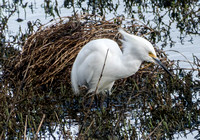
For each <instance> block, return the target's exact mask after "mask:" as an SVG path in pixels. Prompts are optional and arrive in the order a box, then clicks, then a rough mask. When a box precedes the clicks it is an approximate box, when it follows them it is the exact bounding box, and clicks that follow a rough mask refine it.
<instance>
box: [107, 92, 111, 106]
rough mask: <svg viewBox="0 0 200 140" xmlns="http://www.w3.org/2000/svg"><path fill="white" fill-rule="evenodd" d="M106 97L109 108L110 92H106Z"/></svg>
mask: <svg viewBox="0 0 200 140" xmlns="http://www.w3.org/2000/svg"><path fill="white" fill-rule="evenodd" d="M106 95H107V99H106V103H107V107H109V106H110V91H109V90H106Z"/></svg>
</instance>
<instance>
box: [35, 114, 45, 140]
mask: <svg viewBox="0 0 200 140" xmlns="http://www.w3.org/2000/svg"><path fill="white" fill-rule="evenodd" d="M45 116H46V115H45V114H43V116H42V120H41V121H40V125H39V126H38V129H37V132H36V134H35V138H34V139H35V140H36V139H37V136H38V133H39V131H40V128H41V126H42V123H43V121H44V118H45Z"/></svg>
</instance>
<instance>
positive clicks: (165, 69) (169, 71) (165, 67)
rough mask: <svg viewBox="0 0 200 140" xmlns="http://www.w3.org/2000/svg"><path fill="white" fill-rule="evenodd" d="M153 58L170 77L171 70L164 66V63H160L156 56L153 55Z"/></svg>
mask: <svg viewBox="0 0 200 140" xmlns="http://www.w3.org/2000/svg"><path fill="white" fill-rule="evenodd" d="M152 58H153V59H154V60H155V62H156V63H157V64H158V65H160V66H161V67H162V68H163V69H164V70H165V71H166V72H167V73H168V74H169V75H170V76H171V77H173V75H172V74H171V72H170V71H169V70H168V69H167V68H166V67H165V65H163V64H162V62H161V61H160V60H159V59H157V58H154V57H152Z"/></svg>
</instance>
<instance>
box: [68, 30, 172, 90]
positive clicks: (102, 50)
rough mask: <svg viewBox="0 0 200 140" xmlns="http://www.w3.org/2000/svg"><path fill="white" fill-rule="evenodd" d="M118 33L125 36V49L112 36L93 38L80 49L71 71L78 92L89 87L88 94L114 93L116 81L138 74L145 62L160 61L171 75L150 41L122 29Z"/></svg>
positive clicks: (73, 83)
mask: <svg viewBox="0 0 200 140" xmlns="http://www.w3.org/2000/svg"><path fill="white" fill-rule="evenodd" d="M119 32H120V33H121V34H122V36H123V38H124V40H121V41H122V47H123V50H122V51H121V49H120V48H119V46H118V44H117V43H116V42H115V41H113V40H111V39H96V40H92V41H90V42H89V43H87V44H86V45H85V46H84V47H83V48H82V49H81V50H80V52H79V53H78V55H77V57H76V59H75V61H74V64H73V66H72V71H71V83H72V88H73V91H74V93H75V94H79V93H80V90H79V86H86V87H87V89H88V93H90V92H94V91H95V92H96V93H100V92H105V91H108V92H109V94H111V88H112V86H113V84H114V82H115V81H116V80H118V79H122V78H126V77H129V76H131V75H133V74H134V73H136V72H137V71H138V69H139V67H140V65H141V63H142V62H143V61H147V62H154V63H157V64H159V65H160V66H161V67H162V68H164V69H165V70H166V71H167V72H168V73H169V74H170V75H171V73H170V72H169V71H168V70H167V69H166V67H165V66H164V65H163V64H162V63H161V62H160V60H159V59H158V58H157V56H156V52H155V50H154V48H153V46H152V44H151V43H150V42H149V41H147V40H146V39H144V38H142V37H139V36H136V35H131V34H128V33H127V32H125V31H124V30H122V29H121V28H120V29H119ZM104 63H105V65H104ZM103 66H105V67H104V68H103ZM101 74H102V76H101ZM100 77H101V78H100ZM99 80H100V81H99ZM98 82H99V83H98ZM97 87H98V88H97ZM96 88H97V89H96Z"/></svg>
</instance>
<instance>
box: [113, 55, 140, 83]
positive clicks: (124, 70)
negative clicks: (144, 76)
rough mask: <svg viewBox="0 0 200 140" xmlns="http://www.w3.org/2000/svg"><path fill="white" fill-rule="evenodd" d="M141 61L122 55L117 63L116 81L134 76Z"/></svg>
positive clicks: (131, 56)
mask: <svg viewBox="0 0 200 140" xmlns="http://www.w3.org/2000/svg"><path fill="white" fill-rule="evenodd" d="M141 63H142V61H141V60H139V59H138V58H137V57H134V56H133V55H131V54H126V53H124V54H123V55H122V56H121V60H120V62H118V64H119V65H118V75H117V79H121V78H126V77H129V76H131V75H133V74H135V73H136V72H137V71H138V69H139V68H140V65H141Z"/></svg>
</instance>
